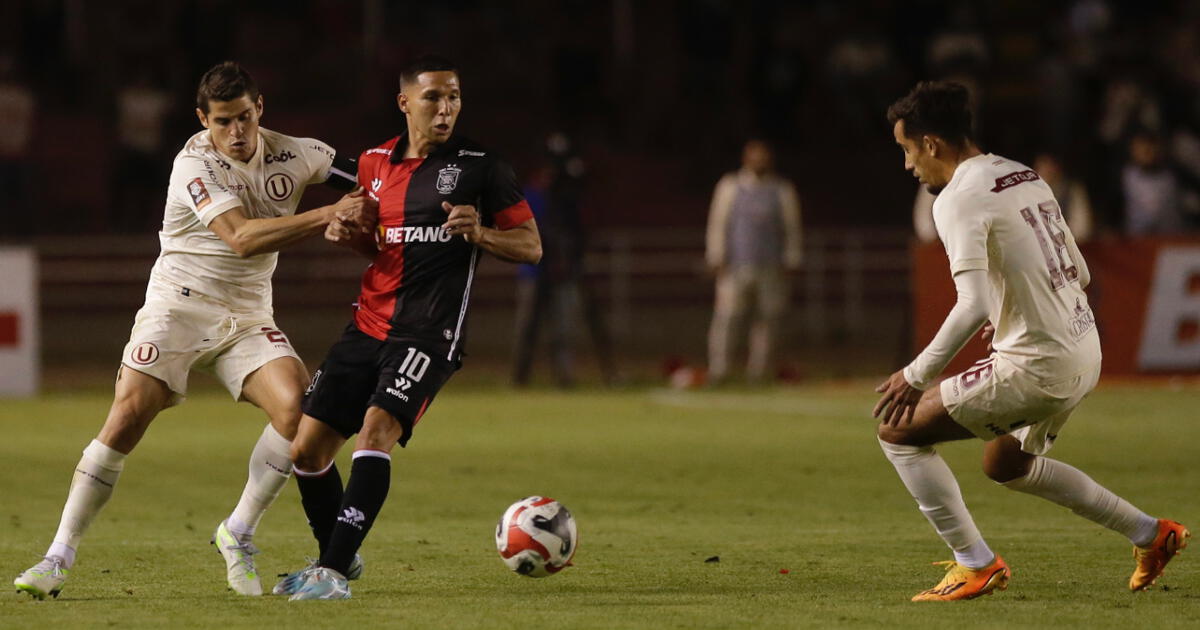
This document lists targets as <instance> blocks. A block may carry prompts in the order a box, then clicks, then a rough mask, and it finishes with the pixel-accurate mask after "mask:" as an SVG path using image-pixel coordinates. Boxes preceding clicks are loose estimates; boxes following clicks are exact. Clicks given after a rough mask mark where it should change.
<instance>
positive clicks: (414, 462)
mask: <svg viewBox="0 0 1200 630" xmlns="http://www.w3.org/2000/svg"><path fill="white" fill-rule="evenodd" d="M869 390H870V387H869V386H868V385H867V384H865V383H864V384H862V385H861V386H860V387H848V386H840V387H832V386H827V387H805V388H797V389H776V390H762V391H736V390H735V391H727V392H694V393H683V392H669V391H665V390H631V391H621V392H616V393H607V392H597V391H592V392H580V393H573V394H565V393H558V392H548V391H537V390H535V391H522V392H513V391H510V390H505V389H498V388H487V387H483V388H481V387H473V386H467V385H460V384H455V383H452V384H451V385H450V386H449V387H448V388H447V389H446V391H444V392H443V395H442V396H441V397H440V398H439V400H438V402H437V403H436V404H435V405H434V406H433V408H432V409H431V411H430V412H429V414H428V415H427V416H426V419H425V420H424V421H423V422H422V425H421V426H420V427H419V429H418V431H417V436H416V438H415V439H414V440H413V442H412V444H411V445H410V446H409V448H408V449H406V450H405V451H403V452H399V451H398V452H399V456H398V457H396V459H395V467H394V478H393V484H392V491H391V495H390V497H389V501H388V504H387V505H386V506H385V508H384V511H383V513H382V515H381V516H380V519H379V521H378V523H377V524H376V527H375V529H374V530H373V531H372V532H371V536H370V538H369V539H368V540H367V543H366V546H365V547H364V549H363V554H364V556H365V558H366V561H367V574H366V576H365V577H364V579H363V580H361V581H359V582H355V583H352V585H353V592H354V597H353V599H351V600H349V601H343V602H303V603H289V602H287V601H286V600H284V599H282V598H274V597H263V598H257V599H246V598H239V597H237V596H234V595H231V594H229V593H227V592H226V591H225V588H224V583H223V575H224V565H223V564H222V562H221V560H220V558H219V557H218V556H217V554H216V553H214V552H213V550H212V548H211V547H210V546H209V545H208V540H209V536H210V534H211V531H212V529H213V527H214V526H215V525H216V524H217V522H218V521H219V520H220V519H221V518H223V517H224V516H225V515H226V514H227V512H228V511H229V510H230V509H231V508H232V505H233V502H234V501H235V500H236V498H237V495H238V493H239V492H240V488H241V485H242V484H243V482H244V475H245V471H244V465H245V460H246V456H247V454H248V452H249V449H250V447H251V445H252V443H253V441H254V439H255V438H256V436H257V434H258V433H259V431H260V430H261V426H262V420H261V419H260V417H259V414H258V412H257V410H255V409H253V408H252V407H249V406H247V405H233V404H231V403H230V402H229V401H228V399H227V398H226V397H225V396H224V395H223V394H219V393H216V392H211V393H201V394H199V395H195V396H193V398H192V399H191V400H189V401H188V402H187V404H185V405H184V406H182V407H179V408H175V409H172V410H170V411H168V412H166V413H165V414H164V415H163V416H161V417H160V418H159V420H158V421H157V422H156V424H155V426H154V427H153V428H152V429H151V430H150V433H149V434H148V436H147V438H146V439H145V441H143V443H142V444H141V446H140V447H139V449H138V451H137V452H136V453H135V454H134V456H133V457H132V458H131V459H130V461H129V463H128V464H127V465H126V469H125V473H124V476H123V477H122V479H121V483H120V485H119V486H118V489H117V492H116V494H115V495H114V497H113V500H112V501H111V502H110V504H109V505H108V507H107V508H106V510H105V511H104V512H103V514H102V515H101V516H100V518H99V519H98V520H97V522H96V523H95V525H94V526H93V527H92V530H91V532H90V533H89V535H88V537H87V539H86V540H85V543H84V545H83V546H82V548H81V549H80V559H79V562H78V564H77V565H76V567H75V569H74V570H73V571H72V574H71V579H70V581H68V582H67V585H66V588H65V589H64V591H63V594H62V596H61V597H60V598H59V599H57V600H54V601H47V602H35V601H31V600H29V599H28V598H26V597H24V596H19V595H17V594H16V593H10V594H8V595H7V596H3V597H0V627H3V628H34V627H37V628H81V627H119V628H152V627H153V628H159V627H171V628H191V627H197V628H201V627H205V628H218V627H219V628H267V627H271V628H320V627H348V628H353V627H357V628H371V627H408V628H434V627H457V628H509V627H511V628H517V627H521V628H537V627H554V628H637V627H646V628H728V627H785V628H790V627H814V628H825V627H921V628H928V627H971V628H1018V627H1051V626H1053V627H1056V628H1076V627H1078V628H1096V627H1141V628H1167V627H1196V624H1197V623H1198V620H1200V548H1197V549H1193V550H1191V551H1189V552H1185V553H1184V555H1183V556H1181V557H1180V559H1179V560H1178V561H1177V562H1176V563H1174V564H1172V565H1171V567H1170V568H1169V569H1168V571H1167V574H1166V576H1165V578H1164V579H1162V580H1161V581H1160V583H1159V588H1157V589H1156V590H1154V591H1153V592H1147V593H1140V594H1131V593H1129V592H1128V591H1127V590H1126V587H1125V583H1126V581H1127V579H1128V576H1129V572H1130V571H1131V568H1132V560H1131V558H1130V551H1129V546H1128V543H1127V542H1126V541H1125V540H1124V539H1122V538H1121V537H1120V536H1118V535H1116V534H1113V533H1111V532H1108V531H1105V530H1103V529H1101V528H1099V527H1097V526H1095V525H1093V524H1091V523H1088V522H1086V521H1083V520H1081V519H1079V518H1078V517H1076V516H1074V515H1072V514H1071V513H1070V512H1068V511H1066V510H1064V509H1062V508H1059V507H1057V506H1054V505H1051V504H1049V503H1045V502H1042V501H1040V500H1038V499H1035V498H1033V497H1030V496H1026V495H1018V494H1016V493H1011V492H1008V491H1006V490H1004V489H1002V488H1000V487H997V486H996V485H995V484H993V483H992V482H990V481H988V480H987V479H986V478H985V477H984V476H983V475H982V473H981V472H979V467H978V463H977V458H978V454H979V448H980V447H979V444H978V443H965V442H964V443H961V444H954V445H950V446H947V447H943V448H942V449H941V452H942V453H943V454H944V455H945V456H946V458H947V460H948V461H949V462H950V464H951V466H952V467H953V468H954V469H955V471H956V472H957V473H958V475H959V479H960V482H961V484H962V486H963V492H964V494H965V496H966V499H967V503H968V505H969V506H970V507H971V508H972V510H973V512H974V514H975V517H976V520H977V522H978V524H979V526H980V528H981V529H982V530H983V532H984V534H985V536H986V537H987V539H988V541H989V543H990V544H991V546H992V547H993V548H994V549H996V550H998V551H999V552H1000V553H1001V554H1003V555H1004V557H1005V558H1006V559H1007V560H1008V562H1009V564H1010V565H1011V566H1012V567H1013V570H1014V578H1013V581H1012V585H1011V587H1010V588H1009V590H1008V591H1007V592H1004V593H998V594H997V595H995V596H993V597H988V598H984V599H982V600H977V601H974V602H966V603H958V604H950V605H936V604H935V605H928V604H927V605H917V604H911V603H909V602H908V598H909V597H910V596H911V595H912V594H913V593H914V592H916V591H918V590H920V589H923V588H927V587H928V586H930V585H932V584H933V583H935V582H936V581H937V580H938V579H939V577H940V574H939V570H938V569H937V568H935V567H932V566H930V565H929V562H931V561H934V560H943V559H946V558H948V557H949V554H948V552H947V550H946V548H945V547H944V546H943V545H942V543H941V542H940V541H939V540H938V539H937V538H936V536H935V535H934V533H933V531H932V529H931V528H930V527H929V525H928V524H927V523H926V522H925V520H924V518H922V516H921V515H920V514H919V513H918V511H917V510H916V506H915V504H914V503H913V501H912V499H911V498H910V497H909V496H908V495H907V493H906V492H905V490H904V488H903V486H901V484H900V482H899V480H898V479H897V478H896V475H895V473H894V471H893V470H892V469H891V467H890V465H889V464H888V463H887V461H886V460H885V459H884V458H883V456H882V455H881V454H880V453H879V448H878V445H877V444H876V443H875V439H874V437H873V424H872V421H871V420H870V419H869V418H868V417H867V414H868V412H869V409H870V407H871V405H872V403H873V401H874V396H873V395H872V394H871V393H869ZM108 402H109V394H108V393H107V392H106V391H89V392H85V393H76V394H67V393H58V394H52V395H47V396H45V397H43V398H41V399H38V400H33V401H24V402H22V401H4V402H2V403H0V426H2V427H3V433H4V438H3V440H2V441H0V523H2V524H3V526H4V527H3V530H2V531H3V535H0V567H3V570H4V571H5V573H4V577H5V579H11V577H12V576H15V575H16V574H17V573H18V572H19V571H20V570H22V569H24V568H25V567H27V566H28V565H30V564H31V563H32V562H34V561H35V560H37V558H38V556H39V554H40V553H41V552H42V551H43V550H44V549H45V547H46V546H47V544H48V543H49V542H50V539H51V538H52V536H53V533H54V528H55V526H56V524H57V521H58V516H59V510H60V509H61V506H62V501H63V498H64V496H65V493H66V490H67V484H68V481H69V479H70V475H71V470H72V467H73V465H74V464H75V462H76V461H77V460H78V457H79V452H80V450H81V449H82V448H83V446H84V445H86V444H87V442H88V440H90V439H91V438H92V437H93V435H94V434H95V432H96V430H97V428H98V427H99V423H100V421H101V419H102V417H103V415H104V412H105V411H106V409H107V405H108ZM1197 409H1200V390H1197V389H1194V388H1189V389H1183V390H1179V391H1172V390H1170V389H1166V388H1156V387H1140V388H1135V387H1131V386H1107V387H1102V388H1101V389H1100V390H1099V391H1097V393H1095V394H1094V395H1093V396H1092V397H1091V398H1089V399H1088V400H1087V401H1086V402H1085V403H1084V406H1083V407H1082V409H1081V410H1080V411H1079V412H1077V414H1076V416H1075V417H1074V418H1073V419H1072V421H1071V423H1070V424H1069V425H1068V428H1067V430H1065V431H1064V432H1063V436H1062V439H1061V440H1060V443H1059V445H1058V446H1057V447H1056V449H1055V450H1054V452H1053V455H1054V456H1056V457H1058V458H1061V459H1063V460H1065V461H1068V462H1070V463H1073V464H1075V465H1077V466H1079V467H1081V468H1083V469H1085V470H1087V471H1088V472H1089V473H1091V474H1092V475H1093V476H1094V477H1096V478H1097V479H1098V480H1099V481H1101V482H1102V483H1104V484H1106V485H1108V486H1109V487H1111V488H1112V489H1113V490H1115V491H1116V492H1117V493H1119V494H1122V495H1125V496H1127V497H1128V498H1130V499H1131V500H1132V501H1133V502H1134V503H1135V504H1137V505H1139V506H1141V507H1143V508H1144V509H1146V510H1147V511H1149V512H1151V513H1154V514H1158V515H1163V516H1170V517H1172V518H1175V519H1178V520H1181V521H1183V522H1185V523H1190V524H1191V525H1192V526H1193V528H1196V527H1197V526H1200V503H1198V502H1197V500H1196V496H1197V495H1196V482H1197V481H1198V480H1200V474H1198V473H1197V469H1196V445H1197V444H1200V423H1198V422H1197V420H1198V419H1200V418H1198V415H1197ZM343 455H344V456H348V453H344V454H343ZM342 466H343V471H347V470H348V467H347V466H346V463H345V462H343V463H342ZM530 494H546V495H549V496H553V497H555V498H557V499H559V500H561V501H562V502H563V503H564V504H566V505H567V506H568V507H569V508H570V509H571V510H572V512H573V513H574V514H575V515H576V519H577V521H578V524H579V531H580V547H579V552H578V554H577V556H576V558H575V564H576V566H574V567H572V568H570V569H568V570H566V571H564V572H563V573H561V574H559V575H557V576H554V577H551V578H547V579H541V580H535V579H529V578H524V577H520V576H517V575H515V574H512V573H509V572H508V571H507V570H506V569H505V568H504V566H503V565H502V564H501V562H500V560H499V558H498V556H497V555H496V552H495V549H494V545H493V542H492V533H493V528H494V526H495V522H496V519H497V518H498V517H499V516H500V514H501V512H502V511H503V510H504V508H505V507H506V506H507V505H508V504H509V503H510V502H512V501H514V500H516V499H518V498H521V497H523V496H526V495H530ZM256 543H257V544H258V545H259V546H260V547H261V548H262V549H263V554H262V555H261V556H259V566H260V569H261V572H262V574H263V575H265V576H274V575H275V574H276V573H279V572H283V571H286V570H290V569H294V568H296V567H297V566H298V565H299V564H300V563H301V561H302V558H303V556H304V555H305V554H311V553H312V552H313V550H314V547H315V545H314V543H313V542H312V540H311V535H310V534H309V531H308V528H307V526H306V525H305V521H304V517H303V514H302V511H301V509H300V506H299V501H298V498H297V494H296V491H295V486H294V484H291V485H289V488H288V490H287V491H286V492H285V494H284V495H283V496H282V497H281V498H280V500H279V501H278V502H277V504H276V505H275V507H274V508H273V509H272V511H271V512H270V513H269V514H268V515H267V517H266V519H265V520H264V522H263V524H262V526H261V527H260V532H259V535H258V537H257V539H256ZM1189 555H1190V557H1189ZM712 556H719V558H720V561H719V562H705V559H707V558H709V557H712ZM785 571H786V572H785ZM274 581H275V580H274V578H273V577H271V578H268V579H265V580H264V582H265V586H266V587H267V588H270V586H272V585H273V584H274ZM952 624H954V625H952Z"/></svg>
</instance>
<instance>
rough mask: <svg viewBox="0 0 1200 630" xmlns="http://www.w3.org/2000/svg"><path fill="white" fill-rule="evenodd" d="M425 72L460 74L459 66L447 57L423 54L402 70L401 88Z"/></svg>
mask: <svg viewBox="0 0 1200 630" xmlns="http://www.w3.org/2000/svg"><path fill="white" fill-rule="evenodd" d="M423 72H453V73H454V74H458V66H457V65H455V64H454V62H453V61H450V60H449V59H446V58H445V57H439V56H437V55H421V56H420V57H417V58H416V59H413V60H412V61H410V62H408V65H406V66H404V68H403V69H401V70H400V89H402V90H403V89H404V85H405V84H406V83H412V82H413V81H416V80H417V76H418V75H420V74H421V73H423Z"/></svg>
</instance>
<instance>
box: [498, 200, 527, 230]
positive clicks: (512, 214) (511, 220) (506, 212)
mask: <svg viewBox="0 0 1200 630" xmlns="http://www.w3.org/2000/svg"><path fill="white" fill-rule="evenodd" d="M532 218H533V210H530V209H529V203H527V202H526V201H525V200H524V199H522V200H520V201H518V202H517V203H514V204H513V205H511V206H509V207H507V208H505V209H503V210H501V211H500V212H497V213H496V227H497V228H498V229H501V230H511V229H513V228H515V227H517V226H518V225H521V224H522V223H524V222H526V221H528V220H530V219H532Z"/></svg>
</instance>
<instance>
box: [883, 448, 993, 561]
mask: <svg viewBox="0 0 1200 630" xmlns="http://www.w3.org/2000/svg"><path fill="white" fill-rule="evenodd" d="M879 445H880V447H882V448H883V453H884V455H886V456H887V458H888V460H889V461H891V462H892V465H893V466H895V467H896V472H897V473H899V475H900V480H901V481H903V482H904V486H905V487H906V488H908V492H909V494H911V495H912V497H913V498H914V499H916V500H917V506H918V507H920V508H921V513H922V514H924V515H925V518H927V519H929V522H930V523H931V524H932V525H933V528H934V529H935V530H937V533H938V535H939V536H941V537H942V540H944V541H946V544H947V545H949V546H950V549H952V550H953V551H954V559H955V561H956V562H958V563H959V564H961V565H963V566H966V567H969V568H972V569H982V568H983V567H986V566H988V565H989V564H991V563H992V560H993V559H995V554H993V553H992V550H991V549H989V548H988V546H987V543H985V542H983V537H982V536H980V534H979V530H978V529H977V528H976V527H975V521H974V520H972V519H971V514H970V512H968V511H967V505H966V503H963V499H962V493H961V492H960V491H959V489H958V482H957V481H956V480H955V479H954V473H952V472H950V467H949V466H947V465H946V462H945V460H943V459H942V458H941V456H940V455H938V454H937V452H936V451H934V450H933V447H931V446H904V445H900V444H891V443H889V442H884V441H883V440H879Z"/></svg>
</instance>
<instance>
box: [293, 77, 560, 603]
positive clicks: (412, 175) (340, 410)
mask: <svg viewBox="0 0 1200 630" xmlns="http://www.w3.org/2000/svg"><path fill="white" fill-rule="evenodd" d="M396 102H397V104H398V105H399V107H400V111H402V112H404V114H405V116H406V117H407V121H408V130H407V132H406V133H404V134H402V135H400V136H398V137H395V138H392V139H391V140H388V141H387V142H385V143H383V144H381V145H379V146H378V147H376V148H374V149H369V150H367V151H366V152H364V153H363V154H362V156H361V158H360V160H359V166H358V180H359V183H360V184H361V185H362V186H363V188H364V189H366V191H367V194H368V195H370V196H371V197H372V198H374V199H376V200H378V202H379V225H378V228H377V230H376V232H375V234H374V238H373V239H372V238H370V237H369V236H366V235H364V234H363V233H362V231H361V230H354V229H352V226H348V225H343V224H342V223H341V222H334V223H331V224H330V225H329V227H328V229H327V230H326V232H325V236H326V238H327V239H329V240H331V241H334V242H337V243H341V244H344V245H346V246H348V247H351V248H353V249H355V250H356V251H358V252H360V253H362V254H364V255H365V256H367V257H368V258H370V259H371V261H372V264H371V266H370V267H368V268H367V271H366V273H364V274H363V279H362V292H361V293H360V295H359V297H358V303H357V305H356V310H355V313H354V321H353V322H351V323H350V325H348V326H347V327H346V330H345V332H344V333H343V335H342V337H341V339H340V340H338V342H337V343H335V344H334V345H333V347H332V348H331V349H330V350H329V354H328V356H327V357H326V358H325V362H324V363H322V364H321V367H320V369H318V370H317V372H316V373H315V374H314V376H313V383H312V386H311V387H309V390H308V393H307V394H306V395H305V398H304V403H303V411H304V415H303V417H302V418H301V421H300V429H299V432H298V434H297V436H296V439H295V440H294V441H293V442H292V457H293V459H294V462H295V471H296V480H297V482H298V484H299V487H300V497H301V502H302V503H303V505H304V511H305V514H306V515H307V516H308V521H309V524H310V525H311V526H312V529H313V535H314V536H315V537H316V539H317V543H318V546H319V548H320V558H319V559H318V560H317V562H316V563H315V564H314V565H313V566H310V567H307V568H305V569H302V570H300V571H297V572H295V573H292V574H290V575H288V576H287V577H286V578H284V580H282V581H281V582H280V583H279V584H278V585H276V587H275V593H276V594H277V595H284V594H291V596H292V597H291V598H292V599H294V600H297V599H344V598H348V597H350V589H349V587H348V585H347V582H346V580H347V578H348V577H349V578H354V577H357V576H358V575H359V574H361V566H362V564H361V560H360V559H359V558H358V556H357V552H358V548H359V547H360V546H361V545H362V542H363V540H364V539H365V538H366V535H367V532H368V531H369V530H370V528H371V525H372V523H373V522H374V521H375V517H376V515H378V514H379V510H380V508H381V507H382V506H383V502H384V499H385V498H386V497H387V493H388V486H389V482H390V478H391V451H392V448H393V447H394V446H395V445H396V444H397V443H399V444H400V446H404V445H405V444H407V442H408V440H409V439H410V438H411V437H412V432H413V429H414V427H415V426H416V424H417V422H418V421H419V420H420V419H421V415H422V414H424V413H425V411H426V409H428V407H429V403H430V402H431V401H432V400H433V397H434V396H435V395H436V394H437V392H438V390H439V389H441V387H442V385H444V384H445V383H446V381H447V380H448V379H449V378H450V375H451V374H452V373H453V372H454V371H455V370H456V369H457V368H458V367H459V366H460V365H461V358H462V354H463V350H462V348H463V338H464V333H465V331H466V318H467V307H468V304H469V303H470V298H471V285H472V282H473V281H474V278H475V268H476V266H477V265H478V263H479V256H480V253H481V252H480V250H482V251H485V252H488V253H491V254H492V255H493V256H496V257H497V258H500V259H502V260H506V261H509V262H517V263H536V262H538V260H539V259H540V258H541V255H542V246H541V239H540V238H539V236H538V230H537V224H536V223H535V222H534V220H533V213H532V212H531V211H530V209H529V205H528V204H527V203H526V202H525V198H524V196H523V195H522V193H521V187H520V186H519V185H518V183H517V180H516V176H515V175H514V174H513V170H512V168H511V167H510V166H509V165H508V164H506V163H504V162H503V161H502V160H500V159H498V158H497V157H496V156H495V155H494V154H493V153H491V152H490V151H489V150H487V149H485V148H484V147H481V146H480V145H478V144H476V143H474V142H472V141H470V140H467V139H466V138H463V137H461V136H457V135H454V123H455V121H456V120H457V118H458V114H459V111H460V109H461V107H462V96H461V91H460V88H459V78H458V71H457V69H456V68H455V66H454V65H453V64H452V63H450V62H449V61H447V60H445V59H441V58H438V57H432V56H425V57H421V58H419V59H417V60H416V61H414V62H413V63H412V64H411V65H410V66H409V67H408V68H406V69H405V70H404V71H403V72H401V74H400V93H399V94H398V95H397V98H396ZM356 433H357V434H358V437H357V438H356V439H355V443H354V460H353V462H354V463H353V465H352V466H351V471H350V480H349V482H348V483H347V484H346V487H345V490H344V491H343V488H342V481H341V477H340V476H339V474H338V471H337V468H336V467H335V466H334V463H333V460H334V456H335V455H336V454H337V452H338V450H339V449H340V448H341V447H342V445H343V444H344V443H345V442H346V440H348V439H349V438H350V436H352V435H354V434H356Z"/></svg>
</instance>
